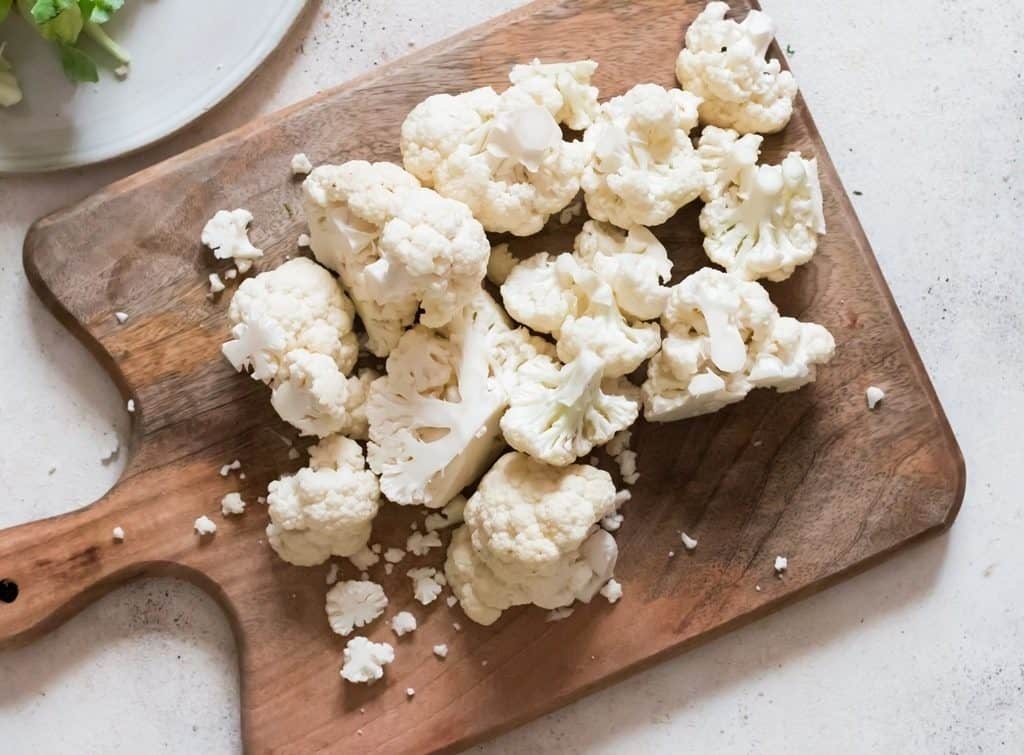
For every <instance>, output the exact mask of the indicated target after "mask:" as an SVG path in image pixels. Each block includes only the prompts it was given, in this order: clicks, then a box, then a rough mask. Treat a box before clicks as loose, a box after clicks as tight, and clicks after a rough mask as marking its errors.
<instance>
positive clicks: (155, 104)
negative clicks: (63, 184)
mask: <svg viewBox="0 0 1024 755" xmlns="http://www.w3.org/2000/svg"><path fill="white" fill-rule="evenodd" d="M304 5H305V0H244V1H243V0H201V1H196V0H191V1H189V2H185V1H184V0H128V2H126V3H125V5H124V8H122V9H121V10H120V11H118V13H117V14H116V15H115V16H114V17H113V18H112V19H111V21H110V23H109V24H107V27H106V28H107V30H108V32H109V33H110V35H111V36H112V37H113V38H114V39H115V40H117V41H118V42H119V43H120V44H121V45H122V46H123V47H125V48H127V49H128V51H129V52H130V53H131V54H132V58H133V62H132V66H131V73H130V74H129V76H128V78H127V79H125V80H124V81H118V80H117V78H116V77H115V76H114V74H113V73H112V72H111V71H110V70H108V69H102V70H101V71H100V81H99V83H98V84H79V85H78V86H75V85H73V84H71V83H70V82H68V81H67V80H66V79H65V78H64V73H63V71H62V70H61V67H60V61H59V60H58V59H57V53H56V49H55V48H54V46H53V45H52V44H50V43H47V42H46V41H45V40H43V39H42V38H41V37H40V36H39V35H38V34H37V33H36V32H35V31H34V30H33V29H31V28H30V27H29V26H28V24H26V23H24V21H23V20H22V19H21V18H14V17H13V16H14V15H15V13H16V12H14V11H12V13H11V17H10V18H8V19H7V20H6V21H4V22H3V23H2V24H0V42H2V41H4V40H6V41H7V43H8V44H7V50H6V52H5V55H4V57H6V58H7V60H8V61H10V62H11V63H12V64H13V65H14V68H15V71H16V73H17V75H18V80H19V81H20V82H21V88H22V91H23V93H24V95H25V96H24V99H23V100H22V101H21V102H20V103H19V104H17V105H15V106H14V107H10V108H0V172H3V173H22V172H28V171H42V170H54V169H57V168H70V167H72V166H75V165H87V164H89V163H95V162H99V161H100V160H109V159H110V158H112V157H118V156H119V155H123V154H126V153H128V152H131V151H133V150H137V149H140V148H142V147H145V146H146V145H148V144H152V143H153V142H155V141H157V140H159V139H162V138H163V137H165V136H167V135H168V134H172V133H174V132H175V131H177V130H178V129H180V128H182V127H183V126H185V125H187V124H189V123H191V122H192V121H193V120H195V119H196V118H198V117H199V116H200V115H202V114H203V113H205V112H206V111H207V110H209V109H210V108H212V107H213V106H214V105H216V104H217V103H218V102H220V101H221V100H222V99H224V98H225V97H227V96H228V95H229V94H230V93H231V92H232V91H233V90H234V89H235V88H236V87H237V86H238V85H239V84H241V83H242V82H243V81H245V79H246V78H247V77H248V76H249V74H251V73H252V72H253V71H255V70H256V68H257V67H258V66H259V65H260V63H262V62H263V60H264V59H265V58H266V57H267V56H268V55H269V54H270V53H271V52H273V50H274V48H276V47H277V45H278V44H279V43H280V42H281V40H282V39H283V38H284V36H285V34H286V33H287V32H288V30H289V29H290V28H291V26H292V24H293V23H294V21H295V19H296V18H297V17H298V15H299V13H301V12H302V8H303V7H304ZM83 46H86V47H88V45H83ZM89 49H91V48H89ZM101 56H102V53H100V52H97V53H96V55H95V56H94V57H95V58H96V59H97V60H98V61H99V60H105V59H106V58H105V57H101Z"/></svg>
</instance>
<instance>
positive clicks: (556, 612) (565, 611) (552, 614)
mask: <svg viewBox="0 0 1024 755" xmlns="http://www.w3.org/2000/svg"><path fill="white" fill-rule="evenodd" d="M572 612H573V609H572V607H571V606H564V607H562V608H554V609H552V610H550V611H548V614H547V616H545V617H544V621H545V622H552V621H561V620H562V619H568V618H569V617H570V616H572Z"/></svg>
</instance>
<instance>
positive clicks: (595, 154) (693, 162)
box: [581, 84, 704, 228]
mask: <svg viewBox="0 0 1024 755" xmlns="http://www.w3.org/2000/svg"><path fill="white" fill-rule="evenodd" d="M699 103H700V98H699V97H697V96H696V95H693V94H691V93H689V92H684V91H682V90H680V89H665V88H664V87H661V86H658V85H657V84H638V85H637V86H635V87H633V88H632V89H630V90H629V91H628V92H626V93H625V94H624V95H621V96H620V97H613V98H612V99H611V100H609V101H608V102H605V103H604V104H602V105H601V112H600V114H599V115H598V117H597V118H596V120H595V121H594V124H593V125H592V126H590V128H588V129H587V130H586V133H584V135H583V142H584V143H585V144H586V145H587V146H588V147H589V148H590V152H591V158H590V162H589V163H588V164H587V167H586V170H585V171H584V173H583V178H582V181H581V185H582V187H583V196H584V199H585V200H586V203H587V212H589V213H590V216H591V217H592V218H594V219H596V220H606V221H608V222H610V223H614V224H615V225H617V226H620V227H622V228H629V227H630V226H633V225H660V224H661V223H664V222H665V221H666V220H668V219H669V218H670V217H672V216H673V215H675V214H676V211H678V210H679V208H680V207H682V206H683V205H685V204H687V203H689V202H692V201H693V200H694V199H696V198H697V197H699V196H700V193H701V191H703V189H704V172H703V170H702V169H701V165H700V160H699V159H698V157H697V153H696V152H695V151H694V149H693V144H692V143H691V142H690V137H689V136H688V134H689V132H690V130H691V129H692V128H693V127H694V126H696V125H697V106H698V104H699Z"/></svg>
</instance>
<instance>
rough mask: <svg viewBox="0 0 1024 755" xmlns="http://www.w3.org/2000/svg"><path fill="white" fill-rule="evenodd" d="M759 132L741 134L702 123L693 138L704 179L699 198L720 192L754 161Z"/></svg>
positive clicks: (760, 138)
mask: <svg viewBox="0 0 1024 755" xmlns="http://www.w3.org/2000/svg"><path fill="white" fill-rule="evenodd" d="M763 141H764V137H763V136H759V135H758V134H744V135H743V136H740V135H739V133H738V132H736V131H733V130H732V129H731V128H718V127H717V126H706V127H705V128H704V130H703V131H701V132H700V141H698V142H697V156H698V157H699V158H700V162H701V165H702V166H703V168H704V177H705V179H706V181H707V183H706V186H705V188H704V193H703V194H701V199H703V200H704V202H713V201H714V200H716V199H718V197H720V196H722V194H724V193H725V191H726V189H728V188H729V187H730V186H731V185H732V184H733V183H739V177H740V175H741V174H742V173H743V172H744V171H745V170H748V169H750V168H752V167H753V166H754V165H756V164H757V158H758V156H759V155H760V154H761V142H763Z"/></svg>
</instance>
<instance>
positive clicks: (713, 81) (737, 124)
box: [676, 2, 796, 134]
mask: <svg viewBox="0 0 1024 755" xmlns="http://www.w3.org/2000/svg"><path fill="white" fill-rule="evenodd" d="M728 11H729V6H728V5H727V4H726V3H723V2H712V3H708V5H707V7H706V8H704V10H703V11H702V12H701V14H700V15H699V16H697V18H696V19H695V20H694V22H693V23H692V24H690V28H689V29H687V30H686V44H685V46H684V47H683V50H682V51H681V52H680V53H679V57H678V58H677V60H676V78H677V79H679V83H680V85H681V86H682V87H683V88H684V89H687V90H689V91H691V92H693V93H694V94H696V95H698V96H699V97H701V98H703V100H704V101H703V102H702V103H701V106H700V118H701V120H702V121H703V122H704V123H710V124H712V125H714V126H720V127H722V128H734V129H736V130H737V131H739V132H740V133H741V134H748V133H754V132H759V133H762V134H774V133H775V132H777V131H781V130H782V129H783V128H785V126H786V124H787V123H789V119H790V117H791V116H792V115H793V98H794V97H796V81H795V80H794V79H793V74H791V73H790V72H789V71H783V70H781V66H780V64H779V61H778V60H765V54H766V53H767V52H768V46H769V45H770V44H771V43H772V38H773V37H774V36H775V26H774V24H773V23H772V20H771V19H770V18H769V17H768V16H766V15H765V14H764V13H761V12H760V11H756V10H752V11H750V12H749V13H748V14H747V17H746V18H745V19H743V22H742V23H737V22H736V21H733V20H731V19H729V20H726V18H725V14H726V13H727V12H728Z"/></svg>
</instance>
